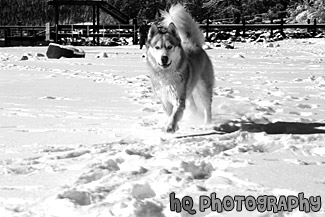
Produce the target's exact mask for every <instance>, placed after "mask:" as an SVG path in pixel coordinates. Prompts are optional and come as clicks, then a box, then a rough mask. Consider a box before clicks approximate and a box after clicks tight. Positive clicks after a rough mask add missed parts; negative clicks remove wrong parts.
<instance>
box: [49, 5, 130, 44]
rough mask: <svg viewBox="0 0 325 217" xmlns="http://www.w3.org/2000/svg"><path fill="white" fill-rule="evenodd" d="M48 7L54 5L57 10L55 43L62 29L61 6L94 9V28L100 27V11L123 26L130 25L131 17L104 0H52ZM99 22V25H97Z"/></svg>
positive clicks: (94, 31)
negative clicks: (90, 7) (60, 19)
mask: <svg viewBox="0 0 325 217" xmlns="http://www.w3.org/2000/svg"><path fill="white" fill-rule="evenodd" d="M48 5H53V6H54V8H55V28H56V37H55V42H57V41H58V31H59V29H60V27H59V15H60V12H59V7H60V6H61V5H86V6H92V8H93V27H96V26H97V27H98V26H100V23H99V15H100V14H99V13H100V10H99V9H101V10H103V11H104V12H106V13H108V14H110V15H111V16H112V17H114V18H115V19H117V20H118V21H120V22H121V23H122V24H128V23H129V17H128V16H127V15H126V14H124V13H122V12H121V11H120V10H118V9H117V8H115V7H114V6H113V5H111V4H109V3H108V2H107V1H103V0H50V1H48ZM96 21H97V23H96ZM93 33H99V29H98V28H95V29H93ZM95 40H96V38H95V37H94V38H93V41H94V42H95ZM97 44H99V37H97Z"/></svg>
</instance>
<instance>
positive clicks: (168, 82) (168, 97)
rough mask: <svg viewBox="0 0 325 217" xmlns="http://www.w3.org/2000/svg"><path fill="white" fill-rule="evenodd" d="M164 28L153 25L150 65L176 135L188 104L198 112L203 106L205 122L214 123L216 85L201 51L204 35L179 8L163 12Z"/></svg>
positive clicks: (154, 83) (148, 41) (167, 126)
mask: <svg viewBox="0 0 325 217" xmlns="http://www.w3.org/2000/svg"><path fill="white" fill-rule="evenodd" d="M162 16H163V18H164V19H163V21H162V22H161V26H159V27H158V26H157V25H156V24H153V25H152V26H151V28H150V30H149V33H148V39H147V45H146V46H147V63H148V65H149V66H150V68H151V72H152V73H151V76H150V77H151V82H152V85H153V88H154V91H155V92H156V94H157V95H158V97H159V98H160V100H161V103H162V104H163V108H164V110H165V112H166V113H167V115H168V120H167V123H166V131H167V132H175V131H176V130H177V129H178V125H177V123H178V122H179V120H180V119H181V118H182V116H183V112H184V109H185V104H187V106H189V107H190V109H191V110H192V111H193V110H197V103H201V105H202V106H203V110H204V121H205V123H206V124H208V123H210V122H211V103H212V91H213V85H214V73H213V66H212V63H211V61H210V59H209V57H208V55H207V54H206V52H205V51H204V50H203V49H202V45H203V44H204V37H203V33H202V32H201V30H200V29H199V27H198V25H197V23H195V21H194V20H193V18H192V17H191V16H190V15H189V14H188V13H187V12H186V10H185V9H184V8H183V7H182V6H181V5H180V4H177V5H174V6H172V7H171V8H170V10H169V12H166V11H164V12H162Z"/></svg>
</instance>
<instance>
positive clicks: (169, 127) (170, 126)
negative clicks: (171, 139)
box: [165, 123, 178, 133]
mask: <svg viewBox="0 0 325 217" xmlns="http://www.w3.org/2000/svg"><path fill="white" fill-rule="evenodd" d="M165 130H166V133H175V132H176V131H177V130H178V125H177V124H173V123H171V124H168V125H167V126H166V129H165Z"/></svg>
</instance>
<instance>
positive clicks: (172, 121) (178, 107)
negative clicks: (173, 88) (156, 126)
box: [166, 98, 185, 133]
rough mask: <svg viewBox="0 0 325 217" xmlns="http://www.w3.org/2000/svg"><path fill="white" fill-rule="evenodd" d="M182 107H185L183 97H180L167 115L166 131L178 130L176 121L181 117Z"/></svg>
mask: <svg viewBox="0 0 325 217" xmlns="http://www.w3.org/2000/svg"><path fill="white" fill-rule="evenodd" d="M184 109H185V98H181V99H179V100H177V101H176V103H175V105H174V106H173V112H172V114H171V115H170V116H169V117H168V120H167V124H166V132H167V133H174V132H176V131H177V130H178V125H177V123H178V122H179V120H180V119H181V118H182V116H183V113H184Z"/></svg>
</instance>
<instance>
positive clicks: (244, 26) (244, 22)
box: [242, 17, 246, 37]
mask: <svg viewBox="0 0 325 217" xmlns="http://www.w3.org/2000/svg"><path fill="white" fill-rule="evenodd" d="M245 28H246V21H245V18H244V17H243V35H242V36H243V37H245V31H246V29H245Z"/></svg>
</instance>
